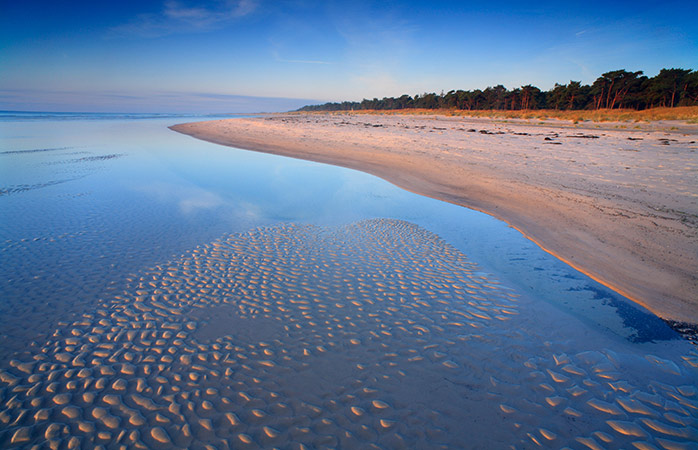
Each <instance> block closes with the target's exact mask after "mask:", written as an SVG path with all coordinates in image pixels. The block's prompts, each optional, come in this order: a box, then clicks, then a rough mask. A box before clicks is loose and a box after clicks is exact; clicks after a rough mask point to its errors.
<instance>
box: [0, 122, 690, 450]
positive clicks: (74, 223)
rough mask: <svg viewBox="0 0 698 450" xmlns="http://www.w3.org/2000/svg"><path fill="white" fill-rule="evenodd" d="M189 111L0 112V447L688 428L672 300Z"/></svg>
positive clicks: (477, 219)
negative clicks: (614, 288)
mask: <svg viewBox="0 0 698 450" xmlns="http://www.w3.org/2000/svg"><path fill="white" fill-rule="evenodd" d="M206 119H209V118H206ZM192 120H200V118H187V117H159V118H143V117H138V116H135V117H120V116H104V115H100V116H89V115H84V116H80V117H69V118H66V117H61V116H52V115H48V116H45V117H32V116H28V117H7V116H5V117H0V214H1V217H0V243H1V244H0V258H1V259H0V275H1V277H0V293H1V296H0V447H3V448H4V447H15V446H16V447H26V448H32V447H36V448H54V449H56V448H86V449H87V448H95V447H98V446H102V447H104V448H122V447H124V446H125V447H129V448H130V447H133V448H173V447H177V448H212V447H213V448H274V447H277V448H308V449H310V448H385V449H388V448H520V449H525V448H537V447H543V448H565V447H568V448H574V449H586V448H592V449H596V448H609V449H610V448H637V449H641V450H644V449H696V448H698V444H696V442H698V351H696V347H695V346H693V345H691V344H690V343H688V342H687V341H685V340H682V339H681V338H679V337H678V336H677V335H676V334H675V333H674V332H673V331H672V330H671V329H669V328H668V327H667V326H666V325H665V324H664V323H663V322H662V321H661V320H659V319H657V318H656V317H654V316H653V315H651V314H650V313H648V312H647V311H645V310H643V309H642V308H640V307H637V306H635V305H633V304H631V303H628V302H627V301H626V300H625V299H623V298H622V297H620V296H618V295H617V294H614V293H612V292H610V291H609V290H607V289H606V288H604V287H603V286H600V285H598V284H597V283H595V282H594V281H592V280H590V279H588V278H587V277H585V276H584V275H582V274H580V273H578V272H576V271H574V270H573V269H571V268H569V267H567V266H566V265H565V264H563V263H561V262H560V261H557V260H555V259H554V258H553V257H551V256H550V255H548V254H546V253H544V252H542V251H541V250H540V249H538V248H537V247H536V246H535V245H533V244H532V243H530V242H529V241H526V240H525V239H524V238H523V237H522V236H521V235H520V234H519V233H518V232H516V231H515V230H513V229H512V228H510V227H508V226H507V225H506V224H504V223H502V222H499V221H497V220H495V219H493V218H491V217H489V216H486V215H484V214H481V213H477V212H474V211H470V210H467V209H465V208H461V207H458V206H454V205H449V204H446V203H443V202H439V201H436V200H432V199H428V198H423V197H420V196H417V195H414V194H411V193H409V192H405V191H402V190H400V189H398V188H396V187H394V186H392V185H390V184H389V183H386V182H384V181H382V180H380V179H377V178H375V177H372V176H370V175H366V174H363V173H359V172H356V171H351V170H348V169H343V168H338V167H332V166H326V165H321V164H316V163H311V162H306V161H298V160H293V159H288V158H282V157H277V156H272V155H265V154H259V153H254V152H247V151H243V150H238V149H232V148H227V147H222V146H217V145H213V144H208V143H205V142H201V141H197V140H194V139H192V138H190V137H187V136H183V135H180V134H177V133H175V132H172V131H170V130H168V129H167V126H169V125H173V124H175V123H180V122H186V121H192Z"/></svg>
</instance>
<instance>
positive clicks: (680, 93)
mask: <svg viewBox="0 0 698 450" xmlns="http://www.w3.org/2000/svg"><path fill="white" fill-rule="evenodd" d="M693 105H698V71H694V70H687V69H662V70H661V71H660V72H659V73H658V74H657V75H656V76H654V77H652V78H648V77H646V76H644V75H643V72H642V71H637V72H628V71H626V70H622V69H621V70H614V71H611V72H606V73H604V74H603V75H601V76H600V77H599V78H597V79H596V81H594V83H593V84H592V85H591V86H589V85H583V84H581V82H579V81H570V82H569V83H567V84H558V83H555V87H553V88H552V89H551V90H549V91H541V90H540V89H538V88H537V87H535V86H532V85H530V84H529V85H526V86H521V87H520V88H516V89H513V90H508V89H507V88H505V87H504V86H502V85H501V84H500V85H497V86H494V87H488V88H486V89H484V90H480V89H476V90H474V91H463V90H452V91H449V92H448V93H446V94H444V93H443V92H442V93H441V94H434V93H431V94H422V95H415V96H414V97H411V96H409V95H403V96H401V97H398V98H395V97H385V98H383V99H380V100H379V99H377V98H374V99H373V100H368V99H364V100H362V101H360V102H341V103H325V104H323V105H308V106H304V107H303V108H300V109H299V111H351V110H367V109H370V110H387V109H410V108H413V109H460V110H490V109H494V110H531V109H557V110H582V109H586V110H594V109H620V108H627V109H635V110H642V109H648V108H655V107H670V108H671V107H675V106H693Z"/></svg>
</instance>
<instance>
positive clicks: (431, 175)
mask: <svg viewBox="0 0 698 450" xmlns="http://www.w3.org/2000/svg"><path fill="white" fill-rule="evenodd" d="M172 129H173V130H175V131H178V132H181V133H185V134H188V135H191V136H193V137H196V138H199V139H203V140H207V141H210V142H215V143H218V144H223V145H229V146H233V147H237V148H242V149H248V150H255V151H262V152H268V153H274V154H280V155H285V156H291V157H296V158H302V159H308V160H313V161H318V162H324V163H330V164H335V165H340V166H345V167H349V168H353V169H358V170H362V171H365V172H369V173H372V174H374V175H377V176H379V177H381V178H383V179H385V180H387V181H390V182H391V183H393V184H396V185H398V186H400V187H402V188H404V189H407V190H410V191H413V192H416V193H419V194H422V195H426V196H429V197H433V198H438V199H441V200H445V201H448V202H452V203H456V204H459V205H463V206H466V207H469V208H473V209H476V210H480V211H483V212H486V213H488V214H491V215H493V216H495V217H497V218H499V219H502V220H504V221H506V222H507V223H509V224H511V225H512V226H513V227H515V228H517V229H518V230H519V231H521V232H522V233H523V234H524V235H526V236H527V237H528V238H530V239H531V240H533V241H534V242H536V243H537V244H538V245H540V246H541V247H542V248H543V249H545V250H546V251H548V252H550V253H551V254H553V255H555V256H557V257H558V258H560V259H562V260H564V261H566V262H568V263H569V264H570V265H572V266H573V267H575V268H577V269H579V270H580V271H582V272H584V273H586V274H587V275H589V276H590V277H592V278H594V279H595V280H597V281H600V282H601V283H603V284H605V285H606V286H609V287H610V288H612V289H614V290H616V291H617V292H619V293H621V294H623V295H625V296H626V297H628V298H630V299H631V300H633V301H636V302H637V303H639V304H641V305H643V306H645V307H647V308H648V309H650V310H651V311H653V312H654V313H656V314H657V315H659V316H660V317H662V318H665V319H669V320H674V321H680V322H691V323H698V274H697V271H696V267H698V176H697V173H698V154H697V153H696V149H697V148H698V144H697V143H696V141H698V126H695V125H685V124H683V125H680V124H672V123H652V124H591V123H586V124H578V125H573V124H570V123H567V122H554V121H551V122H547V123H540V122H539V121H535V123H528V122H527V121H492V120H487V119H475V118H457V117H439V116H389V115H366V114H362V115H352V114H311V115H274V116H269V117H261V118H250V119H234V120H222V121H212V122H199V123H192V124H181V125H177V126H174V127H172Z"/></svg>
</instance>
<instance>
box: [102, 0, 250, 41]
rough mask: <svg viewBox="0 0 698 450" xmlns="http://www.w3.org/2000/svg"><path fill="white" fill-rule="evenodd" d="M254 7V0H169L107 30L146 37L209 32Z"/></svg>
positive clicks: (119, 34) (231, 21)
mask: <svg viewBox="0 0 698 450" xmlns="http://www.w3.org/2000/svg"><path fill="white" fill-rule="evenodd" d="M257 6H258V4H257V0H224V1H220V2H211V3H204V5H192V4H190V3H184V2H180V1H177V0H168V1H166V2H165V3H164V5H163V8H162V11H160V12H159V13H156V14H140V15H138V16H136V17H135V18H134V19H133V20H131V21H130V22H127V23H125V24H122V25H118V26H116V27H113V28H111V29H110V30H109V31H110V34H111V35H112V36H137V37H148V38H155V37H161V36H166V35H170V34H180V33H199V32H205V31H212V30H217V29H220V28H223V27H225V26H226V25H228V24H230V23H233V22H234V21H235V20H238V19H240V18H241V17H245V16H248V15H250V14H252V13H253V12H254V11H255V10H256V9H257Z"/></svg>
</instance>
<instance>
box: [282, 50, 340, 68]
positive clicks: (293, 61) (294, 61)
mask: <svg viewBox="0 0 698 450" xmlns="http://www.w3.org/2000/svg"><path fill="white" fill-rule="evenodd" d="M272 55H273V56H274V59H275V60H276V61H278V62H282V63H290V64H324V65H330V64H332V63H331V62H329V61H321V60H318V59H286V58H282V57H281V56H279V52H277V51H276V50H274V51H272Z"/></svg>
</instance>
